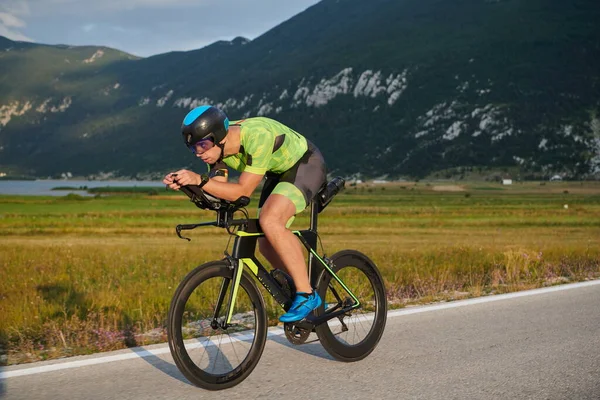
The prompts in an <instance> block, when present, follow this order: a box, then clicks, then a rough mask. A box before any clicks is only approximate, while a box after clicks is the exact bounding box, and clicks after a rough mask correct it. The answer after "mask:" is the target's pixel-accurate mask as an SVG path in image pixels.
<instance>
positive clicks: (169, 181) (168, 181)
mask: <svg viewBox="0 0 600 400" xmlns="http://www.w3.org/2000/svg"><path fill="white" fill-rule="evenodd" d="M176 181H177V173H176V172H171V173H168V174H167V175H165V177H164V179H163V183H164V184H165V185H167V187H169V188H171V189H173V190H179V185H178V184H177V182H176Z"/></svg>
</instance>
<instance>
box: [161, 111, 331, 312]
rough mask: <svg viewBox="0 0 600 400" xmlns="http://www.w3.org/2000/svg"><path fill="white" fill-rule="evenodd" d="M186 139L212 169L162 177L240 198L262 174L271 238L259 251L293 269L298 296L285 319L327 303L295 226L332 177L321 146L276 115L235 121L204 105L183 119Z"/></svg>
mask: <svg viewBox="0 0 600 400" xmlns="http://www.w3.org/2000/svg"><path fill="white" fill-rule="evenodd" d="M182 135H183V140H184V142H185V143H186V145H187V146H188V148H189V149H190V150H191V151H192V152H193V153H195V154H196V157H198V158H200V159H201V160H202V161H204V162H205V163H207V164H208V166H209V172H208V174H201V175H200V174H197V173H195V172H192V171H189V170H186V169H182V170H179V171H175V172H172V173H169V174H167V175H166V176H165V178H164V180H163V182H164V183H165V184H167V185H169V187H171V188H172V189H175V190H178V189H179V188H180V187H181V186H184V185H200V186H202V187H203V189H204V190H205V191H206V192H208V193H210V194H211V195H213V196H215V197H219V198H222V199H225V200H236V199H238V198H239V197H241V196H250V195H251V194H252V192H254V190H255V189H256V187H257V186H258V185H259V183H260V182H261V181H262V179H263V177H266V181H265V183H264V185H263V189H262V192H261V195H260V200H259V203H258V213H259V217H258V218H259V222H260V226H261V229H262V231H263V232H264V233H265V238H260V239H259V249H260V252H261V253H262V254H263V255H264V256H265V258H266V259H267V260H268V261H269V262H270V263H271V265H272V266H273V267H275V268H280V269H284V270H286V271H287V272H288V273H289V275H290V276H291V277H292V279H293V280H294V284H295V285H296V290H297V292H296V297H295V298H294V299H293V302H292V306H291V307H290V309H289V311H288V312H287V313H285V314H283V315H282V316H281V317H280V319H279V320H280V321H281V322H293V321H299V320H301V319H303V318H304V317H306V316H307V315H308V314H309V313H310V312H311V311H312V310H314V309H315V308H317V307H319V306H320V305H321V302H322V301H321V298H320V297H319V295H318V293H317V292H316V291H315V290H313V288H312V287H311V286H310V282H309V279H308V273H307V266H306V262H305V261H304V256H303V253H302V247H301V244H300V242H299V241H298V239H297V238H296V237H295V236H294V234H293V233H292V232H291V231H290V230H289V229H288V228H289V226H290V225H291V223H292V221H293V220H294V217H295V215H296V214H298V213H299V212H301V211H302V210H304V209H305V208H306V207H307V205H308V204H309V203H310V201H311V200H312V198H313V197H314V196H315V195H316V194H317V192H318V191H319V189H320V188H321V186H322V185H323V184H324V183H325V181H326V167H325V161H324V159H323V156H322V155H321V152H320V151H319V149H317V148H316V147H315V146H314V145H313V144H312V143H310V142H309V141H308V140H306V138H305V137H304V136H302V135H300V134H299V133H298V132H296V131H294V130H292V129H291V128H289V127H287V126H285V125H283V124H282V123H280V122H277V121H275V120H273V119H270V118H265V117H254V118H246V119H242V120H239V121H231V123H230V121H229V119H228V118H227V116H226V114H225V113H224V112H223V111H222V110H220V109H218V108H216V107H213V106H209V105H205V106H200V107H196V108H194V109H193V110H191V111H190V112H189V113H188V114H187V115H186V116H185V118H184V119H183V125H182ZM227 167H230V168H233V169H235V170H237V171H240V172H241V175H240V178H239V180H238V182H237V183H235V182H228V181H227V177H228V171H227Z"/></svg>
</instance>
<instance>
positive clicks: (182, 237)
mask: <svg viewBox="0 0 600 400" xmlns="http://www.w3.org/2000/svg"><path fill="white" fill-rule="evenodd" d="M182 229H183V226H182V225H177V226H176V227H175V231H176V232H177V236H179V238H180V239H185V240H187V241H188V242H191V241H192V239H190V238H188V237H185V236H181V230H182Z"/></svg>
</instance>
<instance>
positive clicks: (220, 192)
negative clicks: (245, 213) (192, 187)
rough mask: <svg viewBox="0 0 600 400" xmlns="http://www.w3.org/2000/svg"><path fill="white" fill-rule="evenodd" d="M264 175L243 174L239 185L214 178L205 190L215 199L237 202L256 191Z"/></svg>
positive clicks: (205, 186)
mask: <svg viewBox="0 0 600 400" xmlns="http://www.w3.org/2000/svg"><path fill="white" fill-rule="evenodd" d="M263 176H264V174H263V175H260V174H253V173H250V172H242V175H240V179H239V181H238V182H237V183H234V182H231V183H230V182H220V181H217V180H215V179H214V178H213V179H211V180H209V181H208V182H207V183H206V185H204V187H203V189H204V190H205V191H206V192H208V193H210V194H211V195H213V196H215V197H219V198H221V199H225V200H230V201H233V200H237V199H239V198H240V197H242V196H248V197H250V195H251V194H252V192H254V189H256V187H257V186H258V184H259V183H260V181H261V180H262V178H263Z"/></svg>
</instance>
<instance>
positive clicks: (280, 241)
mask: <svg viewBox="0 0 600 400" xmlns="http://www.w3.org/2000/svg"><path fill="white" fill-rule="evenodd" d="M288 185H289V184H288ZM295 214H296V205H295V204H294V203H293V202H292V201H291V200H290V199H289V198H288V197H287V196H285V195H282V194H276V193H273V194H271V195H270V196H269V198H268V199H267V201H266V202H265V204H264V205H263V207H262V209H261V212H260V226H261V228H262V230H263V232H264V233H265V237H266V239H267V240H268V244H269V245H270V247H271V249H273V250H274V253H275V254H276V255H277V256H278V259H279V260H280V261H281V263H282V265H284V266H285V268H286V270H287V272H288V273H289V274H290V276H291V277H292V279H293V280H294V283H295V285H296V290H297V291H299V292H306V293H310V292H311V291H312V289H311V287H310V283H309V282H308V273H307V272H306V262H305V261H304V254H303V253H302V245H301V244H300V242H299V241H298V239H297V238H296V237H295V235H294V234H293V233H292V231H290V230H289V229H288V228H287V227H286V224H287V221H288V220H289V219H290V218H292V217H293V216H294V215H295ZM263 248H264V245H263ZM263 254H264V253H263Z"/></svg>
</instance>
